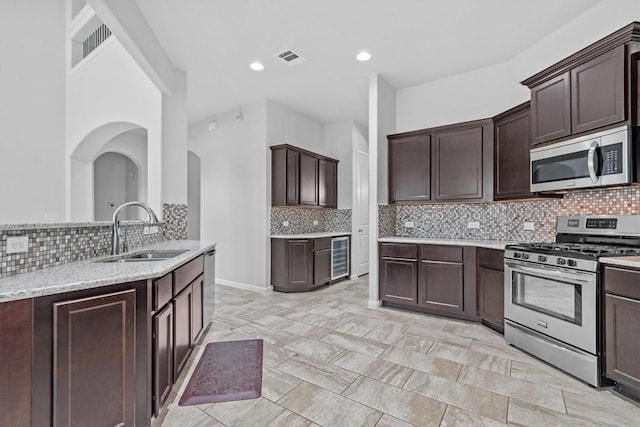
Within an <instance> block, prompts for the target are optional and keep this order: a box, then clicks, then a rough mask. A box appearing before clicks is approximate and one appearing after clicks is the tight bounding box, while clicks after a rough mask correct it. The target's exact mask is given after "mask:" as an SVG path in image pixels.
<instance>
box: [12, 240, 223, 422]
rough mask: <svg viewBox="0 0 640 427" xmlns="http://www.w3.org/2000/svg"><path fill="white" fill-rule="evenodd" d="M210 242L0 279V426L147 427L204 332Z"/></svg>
mask: <svg viewBox="0 0 640 427" xmlns="http://www.w3.org/2000/svg"><path fill="white" fill-rule="evenodd" d="M213 248H215V243H213V242H198V241H167V242H162V243H158V244H154V245H149V246H145V247H141V248H137V249H136V250H135V251H132V252H131V253H129V254H122V255H120V256H116V257H115V259H116V260H117V259H121V258H123V257H128V256H131V255H135V254H138V253H143V252H144V253H156V254H157V253H166V251H172V252H174V253H176V252H180V253H179V254H177V255H176V256H174V257H172V258H168V259H163V260H156V261H135V262H118V261H115V262H104V261H110V260H113V257H100V258H93V259H90V260H85V261H80V262H74V263H69V264H64V265H60V266H56V267H51V268H48V269H43V270H38V271H34V272H31V273H25V274H21V275H16V276H11V277H7V278H3V279H0V425H12V426H29V425H31V426H36V425H100V424H104V423H107V424H109V425H118V424H120V423H122V424H123V425H140V426H143V425H149V424H150V422H151V413H152V410H153V412H155V413H157V411H158V410H159V408H160V407H161V406H162V404H163V403H164V402H165V401H166V398H167V397H168V394H169V391H170V390H171V386H172V385H173V383H174V382H175V380H176V379H177V376H178V375H179V373H180V371H181V370H182V369H183V368H184V366H185V364H186V360H187V359H188V356H189V355H190V353H191V349H192V348H193V346H194V344H195V342H196V340H197V339H198V338H199V334H200V333H201V331H202V330H203V328H204V320H205V319H204V318H203V306H202V301H203V286H204V275H203V273H204V256H203V254H204V253H205V252H206V251H209V250H212V249H213Z"/></svg>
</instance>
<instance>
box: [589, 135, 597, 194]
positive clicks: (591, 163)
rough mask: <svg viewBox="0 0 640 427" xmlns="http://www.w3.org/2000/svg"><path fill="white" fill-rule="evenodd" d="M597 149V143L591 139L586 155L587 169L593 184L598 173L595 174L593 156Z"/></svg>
mask: <svg viewBox="0 0 640 427" xmlns="http://www.w3.org/2000/svg"><path fill="white" fill-rule="evenodd" d="M597 149H598V143H597V142H596V141H593V142H592V143H591V147H589V153H588V155H587V168H588V169H589V177H590V178H591V181H593V183H594V184H595V183H596V182H598V175H596V165H595V157H596V150H597Z"/></svg>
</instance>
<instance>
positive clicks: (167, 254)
mask: <svg viewBox="0 0 640 427" xmlns="http://www.w3.org/2000/svg"><path fill="white" fill-rule="evenodd" d="M185 252H187V250H186V249H185V250H175V251H169V250H167V251H146V252H134V253H130V254H122V255H117V256H111V257H108V258H104V259H102V260H100V261H99V262H148V261H165V260H168V259H171V258H174V257H177V256H178V255H182V254H183V253H185Z"/></svg>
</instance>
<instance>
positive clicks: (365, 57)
mask: <svg viewBox="0 0 640 427" xmlns="http://www.w3.org/2000/svg"><path fill="white" fill-rule="evenodd" d="M356 59H357V60H358V61H360V62H366V61H368V60H370V59H371V54H370V53H369V52H367V51H366V50H363V51H361V52H360V53H358V54H357V55H356Z"/></svg>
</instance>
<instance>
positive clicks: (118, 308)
mask: <svg viewBox="0 0 640 427" xmlns="http://www.w3.org/2000/svg"><path fill="white" fill-rule="evenodd" d="M135 311H136V294H135V290H129V291H124V292H118V293H113V294H109V295H104V296H97V297H91V298H83V299H79V300H73V301H67V302H59V303H55V304H54V308H53V325H54V329H53V335H54V339H53V354H54V371H53V396H54V410H53V417H54V425H57V426H89V425H91V426H97V425H104V426H107V425H108V426H115V425H127V426H132V425H135V418H134V415H135V401H136V398H135V378H136V377H135V355H136V352H135V345H136V340H135V337H136V321H135Z"/></svg>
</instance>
